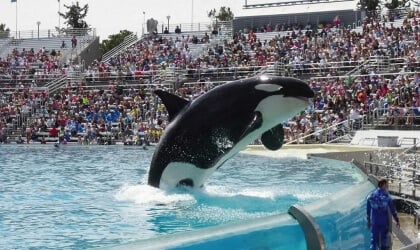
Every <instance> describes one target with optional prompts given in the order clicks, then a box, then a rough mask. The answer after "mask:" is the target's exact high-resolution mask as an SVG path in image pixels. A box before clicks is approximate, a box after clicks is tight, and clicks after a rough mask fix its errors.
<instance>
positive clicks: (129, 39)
mask: <svg viewBox="0 0 420 250" xmlns="http://www.w3.org/2000/svg"><path fill="white" fill-rule="evenodd" d="M136 42H138V39H137V36H136V35H135V34H130V35H128V36H126V37H124V40H123V41H122V42H121V43H120V44H118V45H117V46H115V47H114V48H112V49H111V50H110V51H108V52H106V53H105V54H104V55H103V56H102V61H104V62H107V61H109V59H111V57H113V56H115V55H117V54H118V53H119V52H120V51H121V50H123V49H125V48H128V47H130V46H131V45H133V44H135V43H136Z"/></svg>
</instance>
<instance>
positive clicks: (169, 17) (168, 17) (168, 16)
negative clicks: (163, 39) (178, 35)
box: [166, 15, 171, 31]
mask: <svg viewBox="0 0 420 250" xmlns="http://www.w3.org/2000/svg"><path fill="white" fill-rule="evenodd" d="M166 19H168V31H169V19H171V16H170V15H167V16H166Z"/></svg>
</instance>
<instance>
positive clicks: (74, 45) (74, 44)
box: [71, 36, 77, 49]
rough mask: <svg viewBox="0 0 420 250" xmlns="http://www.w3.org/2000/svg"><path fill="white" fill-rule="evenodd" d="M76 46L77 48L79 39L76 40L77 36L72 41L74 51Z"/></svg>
mask: <svg viewBox="0 0 420 250" xmlns="http://www.w3.org/2000/svg"><path fill="white" fill-rule="evenodd" d="M76 46H77V38H76V36H73V37H72V39H71V47H72V49H74V48H76Z"/></svg>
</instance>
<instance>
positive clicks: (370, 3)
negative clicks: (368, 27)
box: [365, 0, 380, 12]
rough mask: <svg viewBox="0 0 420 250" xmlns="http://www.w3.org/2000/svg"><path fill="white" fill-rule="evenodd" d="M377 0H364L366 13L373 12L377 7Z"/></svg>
mask: <svg viewBox="0 0 420 250" xmlns="http://www.w3.org/2000/svg"><path fill="white" fill-rule="evenodd" d="M379 3H380V1H379V0H365V4H366V10H367V11H368V12H374V11H376V10H377V8H378V7H379Z"/></svg>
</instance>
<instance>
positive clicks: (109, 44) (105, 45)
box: [100, 30, 133, 55]
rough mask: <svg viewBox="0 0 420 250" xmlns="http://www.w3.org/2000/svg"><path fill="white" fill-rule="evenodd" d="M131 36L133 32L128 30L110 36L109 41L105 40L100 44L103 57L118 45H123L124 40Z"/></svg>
mask: <svg viewBox="0 0 420 250" xmlns="http://www.w3.org/2000/svg"><path fill="white" fill-rule="evenodd" d="M131 34H133V32H131V31H128V30H120V33H118V34H114V35H110V36H108V39H105V40H103V41H102V42H101V44H100V50H101V53H102V55H103V54H105V53H106V52H108V51H110V50H111V49H113V48H114V47H116V46H117V45H118V44H120V43H122V41H124V38H125V37H126V36H129V35H131Z"/></svg>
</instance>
